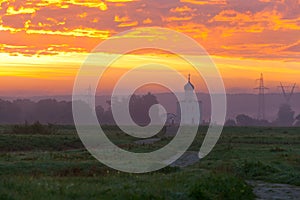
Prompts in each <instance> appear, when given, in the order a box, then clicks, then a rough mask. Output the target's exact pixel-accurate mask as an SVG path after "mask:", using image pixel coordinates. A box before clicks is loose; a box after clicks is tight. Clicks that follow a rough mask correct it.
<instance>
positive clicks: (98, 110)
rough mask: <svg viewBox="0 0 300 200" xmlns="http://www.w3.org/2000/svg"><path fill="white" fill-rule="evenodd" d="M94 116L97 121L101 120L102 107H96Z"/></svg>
mask: <svg viewBox="0 0 300 200" xmlns="http://www.w3.org/2000/svg"><path fill="white" fill-rule="evenodd" d="M96 115H97V118H98V120H99V121H100V120H101V118H103V115H104V108H103V107H102V106H97V107H96Z"/></svg>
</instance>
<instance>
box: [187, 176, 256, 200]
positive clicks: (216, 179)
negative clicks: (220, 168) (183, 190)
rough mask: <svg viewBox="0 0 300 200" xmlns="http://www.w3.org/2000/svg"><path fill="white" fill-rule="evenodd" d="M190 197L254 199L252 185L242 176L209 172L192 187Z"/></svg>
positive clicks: (202, 198) (229, 199)
mask: <svg viewBox="0 0 300 200" xmlns="http://www.w3.org/2000/svg"><path fill="white" fill-rule="evenodd" d="M189 197H191V198H192V199H201V200H218V199H228V200H231V199H232V200H233V199H234V200H235V199H243V200H248V199H254V194H253V192H252V187H251V186H249V185H247V184H246V183H245V181H243V180H242V179H240V178H237V177H234V176H229V175H214V174H209V175H206V176H204V177H203V178H202V179H200V180H199V182H197V183H196V184H195V185H194V186H192V187H191V188H190V191H189Z"/></svg>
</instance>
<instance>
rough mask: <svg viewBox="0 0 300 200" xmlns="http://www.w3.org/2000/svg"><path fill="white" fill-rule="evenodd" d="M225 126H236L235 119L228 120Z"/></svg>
mask: <svg viewBox="0 0 300 200" xmlns="http://www.w3.org/2000/svg"><path fill="white" fill-rule="evenodd" d="M225 126H236V122H235V120H234V119H228V120H227V121H226V123H225Z"/></svg>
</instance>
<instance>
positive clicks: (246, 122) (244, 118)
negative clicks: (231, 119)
mask: <svg viewBox="0 0 300 200" xmlns="http://www.w3.org/2000/svg"><path fill="white" fill-rule="evenodd" d="M236 123H237V125H238V126H270V125H271V124H270V122H269V121H267V120H260V119H254V118H252V117H249V116H248V115H244V114H240V115H238V116H237V117H236Z"/></svg>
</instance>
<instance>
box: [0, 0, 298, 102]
mask: <svg viewBox="0 0 300 200" xmlns="http://www.w3.org/2000/svg"><path fill="white" fill-rule="evenodd" d="M0 4H1V6H0V96H32V95H63V94H71V92H72V88H73V83H74V80H75V77H76V74H77V72H78V70H79V68H80V66H81V65H82V63H83V62H84V61H85V59H86V58H87V56H88V54H89V52H91V51H92V50H93V49H94V48H95V47H96V46H97V45H98V44H99V43H101V42H103V41H105V40H107V39H108V38H110V37H112V36H114V35H116V34H118V33H121V32H123V31H127V30H130V29H132V28H140V27H163V28H169V29H172V30H175V31H178V32H181V33H183V34H186V35H188V36H190V37H191V38H193V39H194V40H196V41H197V42H198V43H199V44H200V45H202V46H203V47H204V48H205V49H206V51H207V52H208V53H209V55H210V56H211V58H212V59H213V61H214V63H215V64H216V66H217V68H218V69H219V71H220V73H221V75H222V78H223V80H224V84H225V87H226V90H227V92H229V93H248V92H250V93H252V92H256V91H255V90H254V89H253V88H255V87H256V86H257V81H256V79H258V78H259V76H260V73H263V74H264V78H265V84H266V85H267V87H269V88H270V92H280V90H279V89H278V88H277V86H278V85H279V82H280V81H281V82H284V84H287V85H288V84H292V83H294V82H297V81H299V77H300V0H251V1H246V0H163V1H162V0H103V1H101V0H97V1H86V0H64V1H62V0H34V1H32V0H30V1H29V0H11V1H10V0H0ZM106 53H107V52H106ZM108 53H109V52H108ZM127 58H129V59H127V60H131V61H132V62H129V61H128V62H127V61H124V62H119V66H118V67H117V68H118V70H125V69H129V68H130V67H131V64H132V63H133V62H134V63H144V62H145V61H147V60H152V61H153V60H161V59H165V60H166V61H169V62H172V61H173V62H174V61H175V60H174V59H176V58H174V59H173V57H172V56H171V57H170V56H166V55H165V54H164V53H155V54H149V53H146V54H132V55H127ZM118 70H117V71H116V70H115V71H113V72H112V73H110V74H109V75H108V77H106V79H107V83H106V84H104V85H103V88H104V89H103V91H106V90H108V88H112V87H113V86H112V85H113V83H112V82H113V81H112V82H111V83H110V80H112V79H116V77H118V75H117V74H118ZM153 73H154V74H155V73H160V70H159V69H156V71H153ZM182 73H183V74H186V75H187V74H188V73H190V70H189V69H184V68H183V69H182ZM192 80H193V81H194V84H195V86H196V90H197V91H205V86H203V84H202V82H201V81H200V80H198V78H196V76H195V77H194V79H193V76H192Z"/></svg>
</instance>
